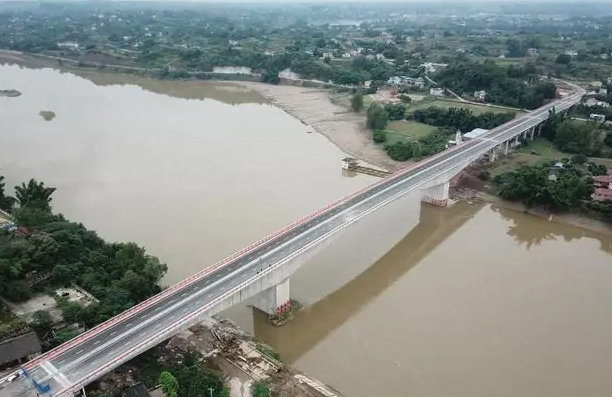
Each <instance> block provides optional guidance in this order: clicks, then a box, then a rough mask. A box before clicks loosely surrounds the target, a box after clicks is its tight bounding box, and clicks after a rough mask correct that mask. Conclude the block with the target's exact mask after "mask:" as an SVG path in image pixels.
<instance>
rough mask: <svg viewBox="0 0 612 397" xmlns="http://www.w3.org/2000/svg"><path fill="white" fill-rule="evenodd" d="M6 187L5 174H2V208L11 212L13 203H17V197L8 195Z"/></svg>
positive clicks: (0, 205)
mask: <svg viewBox="0 0 612 397" xmlns="http://www.w3.org/2000/svg"><path fill="white" fill-rule="evenodd" d="M4 188H5V183H4V176H3V175H2V174H0V210H3V211H6V212H11V210H12V209H13V205H14V204H15V199H14V198H13V197H11V196H8V195H7V194H6V192H5V190H4Z"/></svg>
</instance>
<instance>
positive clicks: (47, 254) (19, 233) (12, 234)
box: [0, 175, 167, 327]
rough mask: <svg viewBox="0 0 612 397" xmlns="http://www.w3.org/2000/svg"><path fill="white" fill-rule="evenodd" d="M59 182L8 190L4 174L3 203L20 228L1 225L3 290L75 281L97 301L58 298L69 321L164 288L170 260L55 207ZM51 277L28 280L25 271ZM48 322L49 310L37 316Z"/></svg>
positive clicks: (97, 318) (21, 296) (85, 320)
mask: <svg viewBox="0 0 612 397" xmlns="http://www.w3.org/2000/svg"><path fill="white" fill-rule="evenodd" d="M54 192H55V188H53V187H49V186H46V185H45V184H44V183H43V182H38V181H36V180H34V179H31V180H29V181H28V182H27V183H22V184H21V185H19V186H17V187H15V196H14V197H13V196H12V195H10V194H8V193H7V191H6V188H5V183H4V177H3V176H2V175H0V208H1V209H2V210H3V211H6V212H8V213H10V215H11V217H12V218H13V220H14V222H15V224H16V225H17V226H18V227H19V228H18V229H17V230H16V231H8V230H0V293H1V294H2V296H3V297H5V298H7V299H8V300H10V301H14V302H22V301H25V300H27V299H28V298H30V297H31V296H32V294H34V293H36V292H42V291H49V290H52V289H53V288H56V287H61V286H69V285H71V284H72V283H77V284H78V285H80V286H81V287H83V288H85V289H86V290H87V291H89V292H90V293H92V294H93V295H94V296H95V297H96V298H97V299H98V300H99V303H94V304H91V305H89V306H87V307H81V306H78V305H75V304H71V303H68V302H66V301H64V300H62V299H61V297H60V298H58V300H59V304H60V308H62V310H63V312H64V315H65V317H67V320H68V321H74V322H79V323H81V324H82V325H84V326H86V327H92V326H94V325H97V324H99V323H101V322H103V321H105V320H107V319H108V318H110V317H112V316H115V315H117V314H119V313H120V312H122V311H124V310H126V309H128V308H130V307H131V306H133V305H135V304H137V303H139V302H141V301H143V300H145V299H147V298H149V297H151V296H152V295H154V294H156V293H158V292H160V291H161V288H160V286H159V285H158V283H159V281H160V280H161V278H162V277H163V276H164V274H165V273H166V271H167V266H166V265H165V264H164V263H161V262H160V261H159V259H158V258H156V257H154V256H151V255H148V254H147V253H146V251H145V249H144V248H142V247H139V246H138V245H137V244H135V243H107V242H106V241H104V240H103V239H102V238H100V237H99V236H98V235H97V234H96V232H94V231H92V230H89V229H87V228H86V227H85V226H84V225H83V224H81V223H77V222H72V221H70V220H68V219H66V217H64V216H63V215H62V214H56V213H54V212H53V210H52V205H51V204H52V200H53V193H54ZM31 274H39V275H47V276H48V277H47V278H46V279H45V280H44V281H43V282H40V283H38V284H35V285H29V284H28V283H27V281H26V276H27V275H31ZM39 317H40V318H39V321H38V322H40V323H43V324H44V323H46V320H47V319H46V316H44V315H41V316H39Z"/></svg>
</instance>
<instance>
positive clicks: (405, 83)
mask: <svg viewBox="0 0 612 397" xmlns="http://www.w3.org/2000/svg"><path fill="white" fill-rule="evenodd" d="M387 84H389V85H393V86H401V87H415V88H423V87H425V80H423V79H422V78H421V77H417V78H416V79H415V78H413V77H406V76H393V77H390V78H389V80H387Z"/></svg>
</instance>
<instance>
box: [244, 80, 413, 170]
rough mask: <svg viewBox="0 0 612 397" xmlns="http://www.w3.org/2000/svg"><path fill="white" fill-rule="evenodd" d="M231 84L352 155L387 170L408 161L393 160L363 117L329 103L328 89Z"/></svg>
mask: <svg viewBox="0 0 612 397" xmlns="http://www.w3.org/2000/svg"><path fill="white" fill-rule="evenodd" d="M232 83H234V84H237V85H240V86H242V87H245V88H248V89H251V90H253V91H255V92H257V93H258V94H260V95H261V96H263V97H264V98H266V99H267V100H268V101H269V102H270V104H272V105H274V106H276V107H278V108H279V109H281V110H283V111H284V112H285V113H287V114H289V115H290V116H292V117H295V118H296V119H298V120H300V121H301V122H302V123H303V124H304V125H306V126H309V127H310V128H312V129H313V130H314V131H315V132H317V133H318V134H321V135H323V136H324V137H325V138H327V140H329V141H330V142H331V143H332V144H334V145H335V146H336V147H338V149H340V150H341V151H342V152H344V153H346V154H347V155H349V156H351V157H355V158H357V159H359V160H361V161H363V162H366V163H368V164H369V165H373V166H376V167H379V168H382V169H384V170H385V171H390V172H394V171H397V170H399V169H401V168H403V167H406V166H407V165H409V164H411V163H410V162H399V161H395V160H392V159H391V158H390V157H389V155H388V154H387V153H386V152H385V151H384V150H383V149H382V148H381V147H380V145H377V144H376V143H374V142H373V141H372V138H371V136H370V132H369V131H367V130H366V129H365V117H364V116H362V115H360V114H356V113H354V112H352V111H350V110H349V109H346V108H345V107H343V106H340V105H337V104H334V103H332V102H331V100H330V97H329V90H326V89H322V88H312V87H303V86H294V85H271V84H264V83H255V82H246V81H233V82H232Z"/></svg>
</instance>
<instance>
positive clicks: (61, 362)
mask: <svg viewBox="0 0 612 397" xmlns="http://www.w3.org/2000/svg"><path fill="white" fill-rule="evenodd" d="M65 362H66V359H63V360H62V361H60V362H59V363H57V365H62V364H63V363H65Z"/></svg>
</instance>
